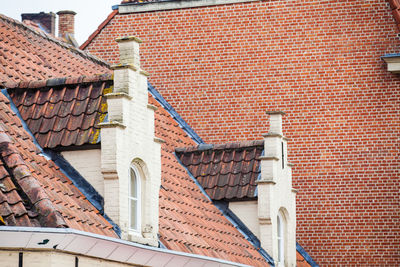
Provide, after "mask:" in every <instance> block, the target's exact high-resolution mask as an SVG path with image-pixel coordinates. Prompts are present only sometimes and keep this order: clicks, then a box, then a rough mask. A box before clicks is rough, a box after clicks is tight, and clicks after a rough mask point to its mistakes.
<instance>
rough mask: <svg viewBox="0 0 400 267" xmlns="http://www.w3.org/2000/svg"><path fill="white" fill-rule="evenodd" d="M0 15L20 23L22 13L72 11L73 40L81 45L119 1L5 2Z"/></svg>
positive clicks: (41, 0) (0, 8)
mask: <svg viewBox="0 0 400 267" xmlns="http://www.w3.org/2000/svg"><path fill="white" fill-rule="evenodd" d="M4 2H5V3H3V4H2V5H1V7H0V13H1V14H3V15H6V16H8V17H12V18H14V19H17V20H19V21H21V14H22V13H38V12H41V11H44V12H50V11H52V12H54V13H57V11H60V10H72V11H75V12H76V13H77V14H76V16H75V39H76V40H77V41H78V43H79V44H82V43H83V42H84V41H86V39H87V38H88V37H89V35H90V34H92V33H93V32H94V31H95V30H96V29H97V27H98V26H99V25H100V23H102V22H103V21H104V20H105V19H106V17H107V16H108V15H109V14H110V13H111V11H112V9H111V7H112V6H113V5H117V4H119V3H121V0H63V1H61V0H11V1H9V0H7V1H4Z"/></svg>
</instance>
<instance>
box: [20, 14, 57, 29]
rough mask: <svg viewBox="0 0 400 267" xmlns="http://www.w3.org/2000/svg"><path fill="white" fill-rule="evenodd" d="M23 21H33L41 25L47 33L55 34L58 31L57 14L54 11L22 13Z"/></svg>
mask: <svg viewBox="0 0 400 267" xmlns="http://www.w3.org/2000/svg"><path fill="white" fill-rule="evenodd" d="M21 19H22V22H24V21H27V20H29V21H33V22H35V23H37V24H39V25H40V26H41V28H43V29H44V30H45V31H46V32H47V33H49V34H51V35H55V33H56V14H54V13H53V12H50V13H45V12H40V13H24V14H21Z"/></svg>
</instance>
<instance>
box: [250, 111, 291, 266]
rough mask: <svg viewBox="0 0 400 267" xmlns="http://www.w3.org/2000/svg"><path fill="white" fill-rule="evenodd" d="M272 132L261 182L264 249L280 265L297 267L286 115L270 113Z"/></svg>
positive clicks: (266, 145)
mask: <svg viewBox="0 0 400 267" xmlns="http://www.w3.org/2000/svg"><path fill="white" fill-rule="evenodd" d="M267 114H269V115H270V129H269V132H268V133H267V134H265V135H264V156H262V157H260V159H261V179H260V180H259V181H257V182H258V185H257V189H258V199H257V201H258V221H259V226H260V241H261V246H262V247H263V248H264V249H265V250H266V251H267V252H268V254H269V255H271V256H272V258H273V259H274V261H275V264H276V266H296V190H294V189H293V188H292V169H291V164H289V163H288V161H287V155H288V153H287V141H288V139H287V138H286V137H285V136H284V135H283V131H282V117H283V115H284V114H285V113H283V112H267Z"/></svg>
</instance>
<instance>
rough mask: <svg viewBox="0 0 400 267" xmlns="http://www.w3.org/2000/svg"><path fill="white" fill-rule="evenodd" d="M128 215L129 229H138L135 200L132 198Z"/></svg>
mask: <svg viewBox="0 0 400 267" xmlns="http://www.w3.org/2000/svg"><path fill="white" fill-rule="evenodd" d="M130 213H131V214H130V215H131V218H130V220H131V225H130V228H131V229H135V230H138V229H137V228H138V216H137V201H136V200H134V199H131V200H130Z"/></svg>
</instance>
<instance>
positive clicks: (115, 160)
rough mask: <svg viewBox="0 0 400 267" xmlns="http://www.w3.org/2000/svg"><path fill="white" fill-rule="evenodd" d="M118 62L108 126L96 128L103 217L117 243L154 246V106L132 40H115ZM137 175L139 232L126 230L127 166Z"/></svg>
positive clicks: (157, 166)
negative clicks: (118, 235) (118, 233)
mask: <svg viewBox="0 0 400 267" xmlns="http://www.w3.org/2000/svg"><path fill="white" fill-rule="evenodd" d="M117 42H118V43H119V47H120V55H121V57H120V61H121V63H120V64H118V65H115V66H113V69H114V88H113V92H112V93H110V94H108V95H106V97H107V105H108V122H106V123H101V124H100V126H101V127H102V128H101V172H102V174H103V178H104V202H105V212H106V213H107V214H108V215H109V216H110V217H111V218H112V219H113V220H114V222H115V223H117V224H118V225H119V226H120V228H121V230H122V238H123V239H128V240H132V241H135V242H139V243H144V244H149V245H153V246H157V245H158V237H157V233H158V206H159V205H158V197H159V190H160V186H161V144H160V141H159V139H156V138H155V136H154V107H152V106H149V105H148V90H147V73H146V72H145V71H143V70H141V69H140V61H139V43H140V40H139V39H137V38H135V37H128V38H121V39H117ZM132 163H133V164H135V165H136V167H138V169H139V171H140V174H141V176H142V177H141V178H142V180H141V185H142V186H141V190H142V192H141V196H142V198H141V203H142V205H141V208H142V209H141V215H142V216H141V217H142V218H141V225H142V229H141V231H140V232H139V233H138V232H135V231H131V230H129V207H128V203H129V202H128V193H129V181H130V166H131V164H132Z"/></svg>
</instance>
